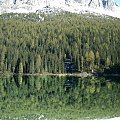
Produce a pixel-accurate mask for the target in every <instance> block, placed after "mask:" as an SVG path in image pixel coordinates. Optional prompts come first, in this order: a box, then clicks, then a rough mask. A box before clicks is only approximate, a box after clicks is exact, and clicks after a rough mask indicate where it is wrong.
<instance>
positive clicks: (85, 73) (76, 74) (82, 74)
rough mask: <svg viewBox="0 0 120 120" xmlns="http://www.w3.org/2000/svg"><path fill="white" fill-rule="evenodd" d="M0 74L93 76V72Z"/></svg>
mask: <svg viewBox="0 0 120 120" xmlns="http://www.w3.org/2000/svg"><path fill="white" fill-rule="evenodd" d="M0 75H27V76H76V77H91V76H93V74H92V73H87V72H82V73H34V74H30V73H23V74H22V73H0Z"/></svg>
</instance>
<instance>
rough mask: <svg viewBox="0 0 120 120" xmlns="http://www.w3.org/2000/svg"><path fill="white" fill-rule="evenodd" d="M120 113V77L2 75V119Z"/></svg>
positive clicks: (86, 119)
mask: <svg viewBox="0 0 120 120" xmlns="http://www.w3.org/2000/svg"><path fill="white" fill-rule="evenodd" d="M119 116H120V77H119V78H117V77H116V78H114V77H113V78H111V77H109V78H95V77H91V78H90V77H88V78H80V77H74V76H66V77H59V76H1V77H0V120H39V119H40V120H91V119H92V120H93V119H103V118H104V119H105V118H112V117H119Z"/></svg>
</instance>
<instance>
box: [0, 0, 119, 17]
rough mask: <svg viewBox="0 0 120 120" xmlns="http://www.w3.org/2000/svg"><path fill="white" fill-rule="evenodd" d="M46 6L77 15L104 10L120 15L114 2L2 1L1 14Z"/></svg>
mask: <svg viewBox="0 0 120 120" xmlns="http://www.w3.org/2000/svg"><path fill="white" fill-rule="evenodd" d="M46 6H49V7H52V8H59V9H62V10H64V11H70V12H77V13H78V12H80V11H84V10H87V11H89V10H91V11H93V12H96V11H97V13H101V10H104V14H107V13H108V12H115V13H117V14H118V13H119V14H120V7H119V6H118V5H117V4H116V3H115V2H114V1H113V0H0V13H5V12H20V13H22V12H23V13H24V12H25V13H28V12H35V11H36V10H39V9H41V10H42V9H43V8H44V7H46ZM105 11H107V13H106V12H105ZM109 14H110V13H109ZM111 16H112V15H111Z"/></svg>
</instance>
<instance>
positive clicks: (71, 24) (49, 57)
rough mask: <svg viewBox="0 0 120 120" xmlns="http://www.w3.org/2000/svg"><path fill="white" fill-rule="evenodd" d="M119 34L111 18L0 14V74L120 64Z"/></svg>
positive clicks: (116, 22) (118, 24)
mask: <svg viewBox="0 0 120 120" xmlns="http://www.w3.org/2000/svg"><path fill="white" fill-rule="evenodd" d="M23 16H24V17H23ZM38 16H40V17H41V18H44V20H39V18H38V19H37V17H38ZM119 34H120V20H119V19H115V18H109V17H108V18H101V17H96V16H90V15H81V16H80V15H77V14H71V13H61V14H57V15H53V14H52V15H45V14H40V15H38V14H4V15H2V16H1V17H0V53H1V54H0V72H1V73H5V72H12V73H32V74H33V73H66V72H79V71H82V70H85V71H86V70H92V69H95V70H97V69H103V68H105V67H109V66H113V65H115V64H120V63H119V62H120V47H119V46H120V35H119Z"/></svg>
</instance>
